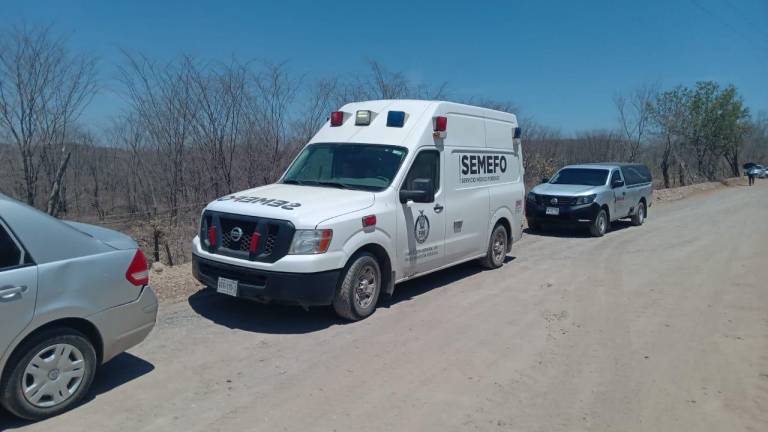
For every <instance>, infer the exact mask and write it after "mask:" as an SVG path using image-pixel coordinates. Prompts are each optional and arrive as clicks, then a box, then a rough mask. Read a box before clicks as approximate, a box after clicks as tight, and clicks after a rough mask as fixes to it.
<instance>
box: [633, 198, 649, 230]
mask: <svg viewBox="0 0 768 432" xmlns="http://www.w3.org/2000/svg"><path fill="white" fill-rule="evenodd" d="M645 215H646V210H645V202H644V201H640V202H639V203H638V204H637V210H636V211H635V214H633V215H632V226H640V225H642V224H643V222H645Z"/></svg>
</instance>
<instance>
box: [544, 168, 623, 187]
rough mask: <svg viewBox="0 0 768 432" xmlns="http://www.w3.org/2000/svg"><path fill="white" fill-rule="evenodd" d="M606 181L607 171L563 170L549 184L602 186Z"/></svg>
mask: <svg viewBox="0 0 768 432" xmlns="http://www.w3.org/2000/svg"><path fill="white" fill-rule="evenodd" d="M606 181H608V170H605V169H592V168H563V169H561V170H560V171H559V172H558V173H557V174H555V177H553V178H552V180H550V181H549V182H550V183H552V184H562V185H585V186H602V185H604V184H605V182H606Z"/></svg>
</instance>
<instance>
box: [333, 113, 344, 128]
mask: <svg viewBox="0 0 768 432" xmlns="http://www.w3.org/2000/svg"><path fill="white" fill-rule="evenodd" d="M342 123H344V112H343V111H334V112H332V113H331V126H334V127H336V126H341V124H342Z"/></svg>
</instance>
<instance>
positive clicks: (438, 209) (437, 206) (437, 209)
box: [434, 204, 445, 213]
mask: <svg viewBox="0 0 768 432" xmlns="http://www.w3.org/2000/svg"><path fill="white" fill-rule="evenodd" d="M444 208H445V207H443V206H441V205H440V204H435V209H434V210H435V213H440V212H441V211H443V209H444Z"/></svg>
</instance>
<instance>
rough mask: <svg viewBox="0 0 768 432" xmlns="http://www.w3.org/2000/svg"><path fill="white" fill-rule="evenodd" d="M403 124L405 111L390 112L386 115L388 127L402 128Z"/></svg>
mask: <svg viewBox="0 0 768 432" xmlns="http://www.w3.org/2000/svg"><path fill="white" fill-rule="evenodd" d="M404 124H405V111H390V112H388V113H387V126H388V127H403V125H404Z"/></svg>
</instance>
